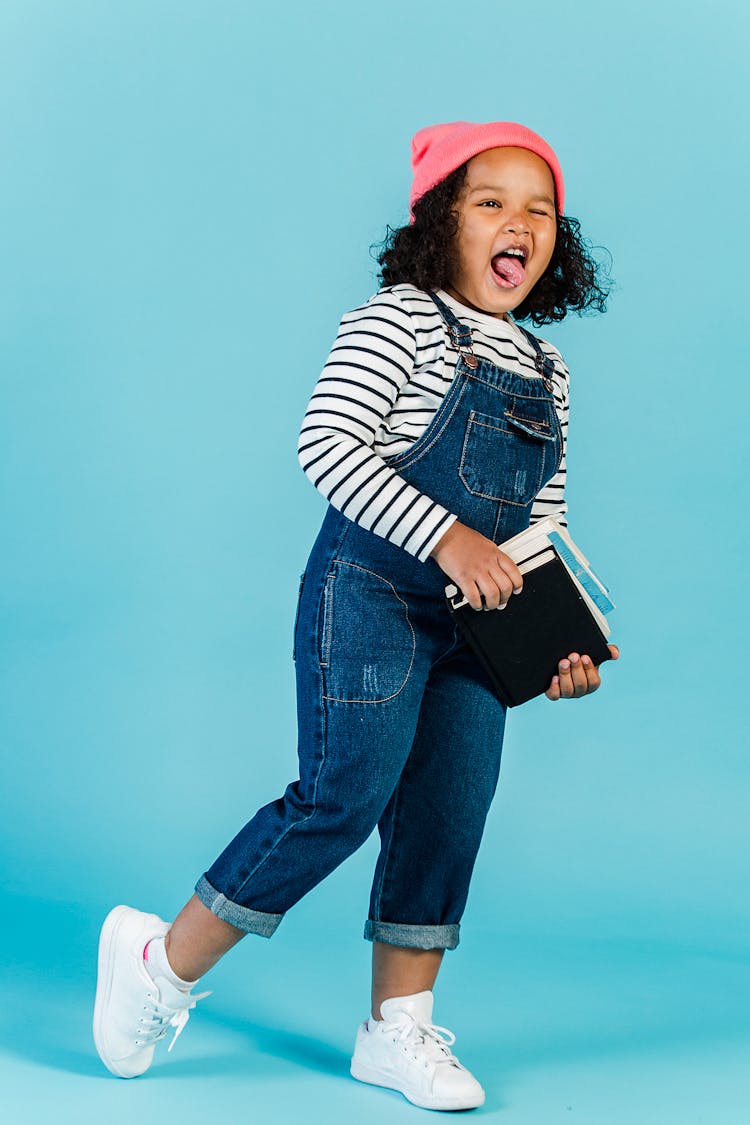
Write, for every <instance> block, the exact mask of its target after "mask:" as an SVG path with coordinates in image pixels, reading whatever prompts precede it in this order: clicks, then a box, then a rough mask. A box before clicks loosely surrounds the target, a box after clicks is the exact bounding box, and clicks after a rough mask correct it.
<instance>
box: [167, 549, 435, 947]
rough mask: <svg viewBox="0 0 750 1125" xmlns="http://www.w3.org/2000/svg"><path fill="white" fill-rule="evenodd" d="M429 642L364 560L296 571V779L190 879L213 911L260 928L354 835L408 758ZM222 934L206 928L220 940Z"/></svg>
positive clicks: (364, 827) (372, 822) (356, 840)
mask: <svg viewBox="0 0 750 1125" xmlns="http://www.w3.org/2000/svg"><path fill="white" fill-rule="evenodd" d="M433 647H434V646H432V644H431V642H429V640H428V641H426V642H423V641H422V637H421V634H420V633H419V631H418V630H415V628H414V627H413V625H412V622H411V618H410V614H409V609H408V607H407V606H406V603H405V601H404V599H403V598H402V597H401V596H400V595H399V594H398V593H397V591H396V590H395V588H394V587H393V586H392V584H391V583H390V582H389V581H388V580H386V579H383V578H381V577H380V576H379V575H377V574H375V573H374V572H372V571H370V570H368V569H367V568H366V567H363V566H359V565H356V564H353V563H352V564H350V563H345V562H343V561H341V560H335V561H333V562H331V561H328V562H327V563H326V565H325V567H322V568H319V569H316V570H315V571H314V572H311V573H309V574H308V575H307V577H306V580H305V582H304V586H303V590H302V595H301V599H300V606H299V615H298V619H297V630H296V672H297V720H298V732H299V741H298V757H299V767H300V776H299V780H297V781H295V782H294V783H293V784H291V785H289V786H288V787H287V789H286V791H285V793H284V794H283V796H282V797H280V798H279V799H278V800H277V801H273V802H271V803H270V804H268V805H265V806H264V807H263V808H262V809H260V810H259V811H258V812H257V813H256V815H255V816H254V817H253V818H252V820H251V821H249V822H248V824H246V825H245V827H244V828H243V829H242V830H241V831H240V832H239V833H238V835H237V836H236V837H235V839H234V840H233V841H232V842H231V843H230V844H229V846H228V847H227V848H226V849H225V850H224V852H223V853H222V854H221V855H220V856H219V857H218V859H217V860H216V861H215V862H214V864H213V865H212V866H211V867H210V868H209V870H208V871H207V872H206V873H205V875H204V876H203V877H202V878H201V880H200V881H199V883H198V885H197V886H196V893H197V897H198V898H199V900H200V902H201V903H202V904H203V906H204V907H207V908H208V910H209V911H210V912H211V913H212V914H213V915H215V916H216V917H217V918H219V919H220V920H222V921H223V922H225V923H228V924H229V925H230V926H232V927H234V928H235V929H238V930H243V931H245V932H253V933H256V934H261V935H263V936H266V937H270V936H271V934H272V933H273V932H274V931H275V929H276V927H277V926H278V925H279V923H280V922H281V919H282V917H283V915H284V913H285V912H286V910H288V909H289V908H290V907H291V906H293V905H294V903H296V902H297V901H299V899H300V898H302V897H303V895H305V894H306V893H307V892H308V891H309V890H310V889H311V888H312V887H314V886H315V885H316V884H317V883H318V882H320V881H321V879H323V878H324V877H325V876H326V875H328V874H329V873H330V872H331V871H332V870H333V869H334V868H335V867H337V866H338V865H339V864H340V863H341V862H342V861H343V860H344V859H346V858H347V857H348V856H349V855H351V854H352V852H353V851H355V850H356V849H357V848H358V847H360V845H361V844H362V843H364V841H365V840H366V839H367V838H368V836H369V835H370V833H371V832H372V830H373V829H374V828H375V826H376V824H377V823H378V820H379V819H380V817H381V815H382V813H383V810H384V808H385V807H386V805H387V803H388V800H389V798H390V796H391V793H392V792H393V790H394V788H395V786H396V783H397V782H398V779H399V776H400V774H401V771H402V769H403V766H404V763H405V762H406V760H407V758H408V756H409V753H410V750H411V746H412V742H413V740H414V734H415V731H416V725H417V720H418V716H419V709H420V705H421V700H422V693H423V690H424V684H425V682H426V679H427V675H428V672H429V667H430V662H431V652H432V648H433ZM428 650H429V651H428ZM196 917H198V916H197V915H196V914H195V912H193V911H192V910H191V912H190V914H189V916H188V919H187V921H188V922H192V921H195V919H196ZM232 937H233V935H232V933H231V931H224V932H223V934H222V933H219V932H217V934H216V939H217V941H218V943H219V948H220V947H221V943H222V942H223V941H224V940H227V941H228V940H229V939H230V938H232ZM209 944H210V943H209ZM206 952H207V955H209V956H213V953H212V952H211V950H210V949H209V950H207V951H206Z"/></svg>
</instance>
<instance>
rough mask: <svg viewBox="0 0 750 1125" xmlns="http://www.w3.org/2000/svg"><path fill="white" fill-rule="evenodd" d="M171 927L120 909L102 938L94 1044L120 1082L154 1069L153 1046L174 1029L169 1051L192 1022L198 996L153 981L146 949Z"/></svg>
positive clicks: (106, 922) (109, 920)
mask: <svg viewBox="0 0 750 1125" xmlns="http://www.w3.org/2000/svg"><path fill="white" fill-rule="evenodd" d="M168 929H169V924H168V923H167V922H164V921H162V919H161V918H159V917H157V915H156V914H144V913H143V912H142V911H140V910H134V909H133V908H132V907H130V906H116V907H115V908H114V910H111V911H110V912H109V914H108V915H107V917H106V919H105V920H104V925H103V926H102V933H101V937H100V939H99V974H98V980H97V985H96V1000H95V1002H94V1043H95V1044H96V1049H97V1051H98V1052H99V1057H100V1058H101V1060H102V1062H103V1063H104V1065H105V1066H106V1067H107V1069H108V1070H110V1071H111V1072H112V1074H116V1075H117V1076H118V1078H135V1077H136V1076H137V1075H139V1074H143V1072H144V1071H145V1070H148V1068H149V1067H150V1065H151V1060H152V1058H153V1055H154V1047H155V1046H156V1044H157V1043H158V1041H159V1040H160V1039H163V1038H164V1036H165V1035H166V1034H167V1031H168V1030H169V1028H170V1027H174V1028H175V1034H174V1037H173V1039H172V1042H171V1043H170V1045H169V1050H170V1051H171V1050H172V1047H173V1046H174V1044H175V1041H176V1039H177V1036H178V1035H179V1034H180V1033H181V1032H182V1029H183V1028H184V1026H185V1024H186V1023H187V1021H188V1018H189V1013H190V1010H191V1009H192V1008H194V1007H195V1004H196V1001H197V1000H202V999H203V997H204V996H208V995H209V993H208V992H201V993H198V994H197V995H191V994H190V993H185V992H181V991H180V990H179V989H177V988H175V987H174V986H173V985H172V984H171V983H170V982H169V981H168V980H166V979H165V978H164V977H157V978H156V980H154V979H152V977H151V976H150V974H149V973H148V971H147V969H146V966H145V964H144V961H143V948H144V946H145V945H146V943H147V942H149V941H151V939H152V938H157V937H164V935H165V934H166V932H167V930H168Z"/></svg>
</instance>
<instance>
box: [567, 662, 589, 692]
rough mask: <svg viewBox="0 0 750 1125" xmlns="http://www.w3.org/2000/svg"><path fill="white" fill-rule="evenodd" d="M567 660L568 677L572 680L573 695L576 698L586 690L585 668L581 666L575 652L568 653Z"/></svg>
mask: <svg viewBox="0 0 750 1125" xmlns="http://www.w3.org/2000/svg"><path fill="white" fill-rule="evenodd" d="M568 660H569V661H570V678H571V679H572V681H573V695H574V697H575V698H576V699H578V698H579V697H580V696H581V695H585V694H586V692H587V690H588V679H587V677H586V669H585V668H584V667H583V664H582V663H581V657H580V656H579V654H578V653H577V652H571V653H569V655H568Z"/></svg>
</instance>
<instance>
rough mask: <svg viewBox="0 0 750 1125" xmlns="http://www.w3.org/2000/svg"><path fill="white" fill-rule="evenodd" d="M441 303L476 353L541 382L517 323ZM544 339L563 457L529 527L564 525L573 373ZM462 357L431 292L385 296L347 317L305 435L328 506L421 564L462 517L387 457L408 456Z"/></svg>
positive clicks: (403, 289) (408, 289)
mask: <svg viewBox="0 0 750 1125" xmlns="http://www.w3.org/2000/svg"><path fill="white" fill-rule="evenodd" d="M439 296H440V297H442V299H443V301H445V303H446V304H447V305H448V306H449V307H450V308H451V309H452V310H453V312H455V313H456V315H457V316H458V317H459V319H460V320H461V321H462V322H464V323H466V324H468V325H470V327H471V329H472V335H473V338H474V351H475V353H476V355H478V356H480V357H482V358H484V359H489V360H491V361H492V362H493V363H496V364H497V365H498V366H500V367H504V368H506V369H507V370H509V371H513V372H516V373H517V374H519V375H527V376H537V374H538V373H537V370H536V368H535V366H534V351H533V348H532V346H531V344H530V343H529V341H528V340H527V339H526V337H525V336H524V334H523V333H522V332H521V330H520V329H519V328H518V327H517V326H516V325H515V324H514V323H513V322H512V321H507V320H501V319H498V318H496V317H492V316H489V315H486V314H484V313H478V312H475V311H474V310H473V309H469V308H466V307H465V306H464V305H461V304H459V303H458V302H457V301H455V300H454V299H453V298H452V297H450V296H449V295H448V294H447V293H445V292H443V291H442V290H441V291H440V293H439ZM539 342H540V344H541V346H542V348H543V350H544V352H545V353H546V354H547V355H548V356H549V357H550V359H551V360H552V361H553V363H554V367H555V375H554V377H553V381H554V388H553V394H554V398H555V403H556V406H557V412H558V416H559V418H560V425H561V427H562V434H563V457H562V462H561V464H560V469H559V471H558V472H557V474H556V475H555V476H554V477H553V478H552V480H551V481H549V483H548V484H547V485H546V486H545V487H544V488H543V489H542V490H541V491H540V492H539V493H538V495H537V497H536V499H535V501H534V505H533V507H532V510H531V522H532V523H535V522H536V521H537V520H539V519H542V518H543V517H544V516H548V515H554V516H557V517H558V519H560V521H561V522H562V523H563V524H566V523H567V521H566V519H565V513H566V512H567V510H568V509H567V504H566V502H565V492H564V490H565V456H566V451H567V436H568V410H569V375H568V369H567V367H566V366H565V363H564V361H563V358H562V356H561V355H560V353H559V352H558V351H557V350H556V348H554V347H553V346H552V345H551V344H549V343H548V342H547V341H546V340H540V341H539ZM457 354H458V353H457V352H456V351H455V349H454V348H453V346H452V344H451V343H450V341H449V339H448V335H447V333H446V332H445V328H444V324H443V320H442V317H441V316H440V313H439V312H438V309H437V306H436V305H435V303H434V301H433V300H432V299H431V298H430V297H429V296H428V295H427V294H426V293H424V292H423V291H422V290H420V289H416V288H415V287H414V286H413V285H394V286H389V287H386V288H383V289H380V290H379V291H378V292H377V293H376V294H375V295H374V296H373V297H371V298H370V300H369V301H367V302H366V303H365V304H364V305H360V306H359V308H356V309H354V310H353V311H352V312H348V313H345V314H344V316H343V317H342V320H341V324H340V326H339V331H338V335H337V337H336V339H335V341H334V343H333V347H332V348H331V352H330V355H329V357H328V359H327V361H326V364H325V367H324V368H323V371H322V373H321V375H320V378H319V379H318V382H317V384H316V385H315V389H314V390H313V393H312V397H311V398H310V402H309V405H308V407H307V411H306V413H305V417H304V419H303V421H302V428H301V430H300V435H299V443H298V453H299V461H300V465H301V466H302V468H303V470H304V471H305V473H306V475H307V476H308V478H309V479H310V480H311V481H312V483H313V484H314V485H315V487H316V488H317V489H319V490H320V492H322V494H323V495H324V496H325V497H326V499H327V500H328V501H329V502H330V503H331V504H333V506H334V507H335V508H338V509H339V511H341V512H343V513H344V515H345V516H347V517H348V518H349V519H351V520H354V521H355V522H356V523H359V524H360V525H361V526H362V527H365V528H367V529H368V530H370V531H373V532H375V533H376V534H377V535H382V536H383V537H384V538H385V539H388V540H389V541H390V542H392V543H395V544H396V545H397V546H399V547H403V548H404V550H406V551H408V552H409V553H410V554H412V555H415V556H416V557H417V558H418V559H420V560H422V561H424V560H425V559H427V558H428V557H429V554H430V552H431V551H432V549H433V548H434V547H435V545H436V544H437V542H438V541H439V540H440V539H441V538H442V536H443V535H444V534H445V532H446V531H447V529H448V528H449V527H450V525H451V524H452V523H453V522H454V520H455V519H456V518H457V517H456V516H455V515H454V514H453V513H452V512H449V511H448V510H447V509H446V508H443V507H441V505H440V504H438V503H436V502H435V501H434V500H432V499H430V497H429V496H425V495H424V493H422V492H420V491H419V490H418V489H416V488H414V487H413V486H412V485H410V484H408V483H407V482H406V481H405V480H404V479H403V477H401V476H400V475H399V474H398V473H397V472H396V471H395V470H394V469H392V468H390V467H389V466H388V465H386V464H385V462H384V460H383V458H384V457H386V456H389V457H390V456H394V455H395V454H398V453H402V452H403V451H404V450H406V449H408V448H409V446H410V445H411V444H412V442H414V441H415V440H416V439H417V438H418V437H419V435H420V434H421V433H422V432H423V431H424V430H425V429H426V427H427V425H428V423H429V421H430V419H431V418H432V416H433V414H434V413H435V411H436V410H437V408H438V406H439V405H440V403H441V401H442V399H443V396H444V395H445V393H446V391H447V390H448V387H449V386H450V384H451V382H452V381H453V376H454V372H455V366H456V359H457Z"/></svg>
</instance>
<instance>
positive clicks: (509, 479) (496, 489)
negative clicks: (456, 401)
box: [458, 399, 556, 506]
mask: <svg viewBox="0 0 750 1125" xmlns="http://www.w3.org/2000/svg"><path fill="white" fill-rule="evenodd" d="M550 409H554V407H552V408H551V407H550V406H549V404H548V402H547V401H546V400H545V399H533V400H524V401H523V402H522V403H519V404H516V403H515V402H514V403H513V404H512V405H511V406H510V407H509V408H508V409H507V410H506V411H505V412H504V413H503V415H502V417H496V416H495V415H492V414H482V413H481V412H480V411H478V410H472V411H471V412H470V414H469V418H468V421H467V423H466V431H465V434H464V442H463V448H462V450H461V463H460V465H459V470H458V472H459V476H460V478H461V481H462V483H463V485H464V487H465V488H466V489H467V491H468V492H470V493H472V495H474V496H482V497H484V498H485V499H486V500H495V501H498V500H502V501H504V502H505V503H508V504H518V505H523V506H525V505H527V504H530V503H531V502H532V500H533V499H534V497H535V496H536V495H537V493H538V492H539V491H540V489H541V487H542V484H543V481H544V479H545V477H544V467H545V461H548V460H549V457H550V456H551V453H552V450H553V448H554V442H555V438H556V429H555V426H554V423H553V420H552V418H551V416H550Z"/></svg>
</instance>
